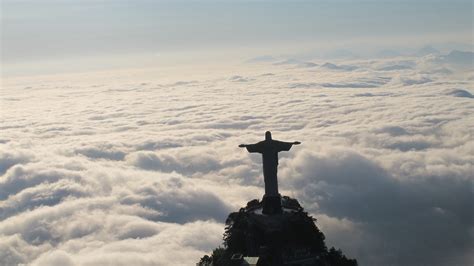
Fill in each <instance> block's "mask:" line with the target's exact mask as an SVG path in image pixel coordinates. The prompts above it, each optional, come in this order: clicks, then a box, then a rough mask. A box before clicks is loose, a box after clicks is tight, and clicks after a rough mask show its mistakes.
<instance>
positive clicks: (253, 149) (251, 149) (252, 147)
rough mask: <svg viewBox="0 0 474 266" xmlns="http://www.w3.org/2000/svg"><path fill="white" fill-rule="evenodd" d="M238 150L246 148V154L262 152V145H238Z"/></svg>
mask: <svg viewBox="0 0 474 266" xmlns="http://www.w3.org/2000/svg"><path fill="white" fill-rule="evenodd" d="M239 147H240V148H247V151H248V152H260V153H262V152H263V145H262V143H260V142H259V143H255V144H240V145H239Z"/></svg>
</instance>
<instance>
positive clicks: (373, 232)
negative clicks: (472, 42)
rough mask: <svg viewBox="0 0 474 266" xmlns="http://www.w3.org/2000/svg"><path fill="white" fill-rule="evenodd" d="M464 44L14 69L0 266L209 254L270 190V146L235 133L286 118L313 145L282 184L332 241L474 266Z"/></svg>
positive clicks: (161, 261)
mask: <svg viewBox="0 0 474 266" xmlns="http://www.w3.org/2000/svg"><path fill="white" fill-rule="evenodd" d="M457 54H459V53H454V54H451V55H450V56H442V55H433V54H428V55H422V56H413V57H395V58H383V59H371V60H362V59H360V60H346V61H344V60H336V61H331V62H328V61H321V62H319V61H314V62H309V61H308V62H306V61H305V62H302V61H298V60H291V59H285V60H283V61H281V62H283V63H273V62H274V61H275V60H276V59H274V58H273V57H268V56H266V57H261V60H250V61H249V62H248V63H247V64H245V65H243V66H240V67H239V68H238V69H229V70H226V71H222V72H219V74H213V75H209V74H208V75H199V76H193V75H192V73H191V74H190V75H187V74H185V73H180V76H186V77H189V79H173V80H168V79H167V80H164V79H160V78H154V77H153V75H154V72H153V71H151V72H152V73H151V74H150V72H146V73H148V74H147V75H137V76H134V75H132V77H130V78H127V79H124V77H122V76H120V75H119V74H113V73H112V74H110V75H105V74H103V73H102V74H91V76H87V75H85V76H79V78H78V77H77V76H76V77H75V79H74V78H71V77H56V78H52V79H51V78H31V79H29V78H24V79H21V80H16V81H15V82H11V83H9V84H10V85H8V86H7V87H6V89H4V90H2V92H1V93H2V97H1V105H2V110H3V112H2V125H1V130H2V136H1V139H0V174H2V176H1V177H0V262H1V263H0V264H2V265H17V264H21V263H26V264H31V265H107V264H110V265H131V264H133V265H169V262H170V261H173V264H174V265H191V264H194V263H195V262H197V261H198V259H199V257H200V256H202V255H203V254H205V253H207V252H209V251H210V250H211V249H212V248H214V247H216V246H218V245H219V244H220V243H221V237H222V233H223V230H224V225H223V222H224V220H225V218H226V216H227V214H228V213H229V212H231V211H235V210H237V209H238V208H239V207H240V206H242V205H243V204H244V203H245V202H247V201H249V200H251V199H253V198H258V197H261V196H262V194H263V180H262V178H261V165H260V158H259V156H257V155H249V154H247V153H246V152H245V151H243V150H241V149H239V148H237V145H238V144H240V143H251V142H256V141H259V140H261V139H262V138H263V133H264V132H265V131H266V130H271V131H272V132H273V135H274V137H275V138H277V139H281V140H288V141H294V140H299V141H301V142H303V145H300V146H298V147H295V148H294V149H292V151H291V152H289V153H282V154H281V157H280V168H279V177H280V187H281V192H282V194H286V195H290V196H292V197H296V198H298V199H299V200H300V201H301V204H302V205H303V206H304V207H305V208H306V209H307V210H308V211H310V212H311V213H312V214H313V215H315V216H316V217H317V218H318V225H319V226H320V227H321V229H322V231H323V232H325V234H326V236H327V239H328V241H329V244H331V245H335V246H337V247H341V248H342V249H343V251H344V253H346V254H348V255H349V256H351V257H355V258H357V259H358V260H359V262H360V263H361V264H362V265H424V264H427V265H447V264H449V265H469V262H472V260H473V257H472V254H474V253H473V245H472V243H473V240H474V227H473V220H474V217H473V212H472V210H473V207H474V206H473V203H472V202H474V200H473V191H472V184H473V183H472V182H473V178H474V177H473V163H472V162H473V161H474V152H473V151H474V139H473V136H472V127H473V125H474V99H473V97H472V92H473V91H472V88H473V79H472V76H473V73H472V67H470V66H467V67H466V66H465V65H462V64H461V65H460V64H457V63H456V64H455V63H453V62H451V61H453V60H454V59H456V58H458V57H456V55H457ZM453 58H454V59H453ZM448 59H449V60H448ZM278 62H280V61H278Z"/></svg>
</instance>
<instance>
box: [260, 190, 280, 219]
mask: <svg viewBox="0 0 474 266" xmlns="http://www.w3.org/2000/svg"><path fill="white" fill-rule="evenodd" d="M262 203H263V210H262V213H263V214H266V215H272V214H280V213H282V209H281V196H280V195H278V196H267V195H264V196H263V199H262Z"/></svg>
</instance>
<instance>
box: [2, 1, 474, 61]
mask: <svg viewBox="0 0 474 266" xmlns="http://www.w3.org/2000/svg"><path fill="white" fill-rule="evenodd" d="M472 12H473V9H472V2H471V1H460V0H457V1H426V0H425V1H419V0H418V1H146V0H138V1H125V0H119V1H95V0H87V1H78V0H55V1H53V0H49V1H32V0H20V1H14V0H2V19H1V21H2V23H1V30H2V36H1V42H2V62H3V63H7V64H8V63H19V62H34V61H37V60H56V59H61V60H64V59H68V58H78V57H83V56H88V57H100V56H112V57H113V56H118V55H133V54H150V53H153V54H156V53H160V54H166V53H168V52H175V53H181V52H192V51H213V50H228V51H229V53H239V51H240V52H242V51H243V50H245V49H251V48H259V49H260V50H263V51H265V49H267V50H268V52H267V53H272V51H275V49H277V48H278V49H281V48H282V47H283V48H287V49H288V50H289V51H290V50H292V48H294V49H293V50H296V49H300V48H301V47H302V46H304V45H305V47H311V46H317V45H318V44H324V43H327V42H331V46H333V45H334V44H336V45H338V44H339V45H341V46H345V47H344V48H346V49H357V48H358V47H355V46H354V47H351V45H349V44H347V43H351V42H352V41H361V40H368V42H373V43H377V42H380V43H385V44H387V43H393V45H394V46H396V45H398V44H407V41H406V40H410V41H413V40H417V42H416V45H425V44H432V43H433V42H435V43H436V42H437V43H443V42H446V43H454V44H462V43H464V44H466V43H469V42H471V43H472V30H473V22H472ZM395 43H396V44H395ZM303 44H304V45H303Z"/></svg>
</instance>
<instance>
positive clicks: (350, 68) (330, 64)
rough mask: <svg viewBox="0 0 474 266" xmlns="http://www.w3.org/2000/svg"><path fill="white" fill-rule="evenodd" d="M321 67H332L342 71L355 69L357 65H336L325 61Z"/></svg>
mask: <svg viewBox="0 0 474 266" xmlns="http://www.w3.org/2000/svg"><path fill="white" fill-rule="evenodd" d="M321 67H323V68H327V69H332V70H343V71H352V70H356V69H357V67H356V66H351V65H336V64H333V63H329V62H327V63H325V64H324V65H322V66H321Z"/></svg>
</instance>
